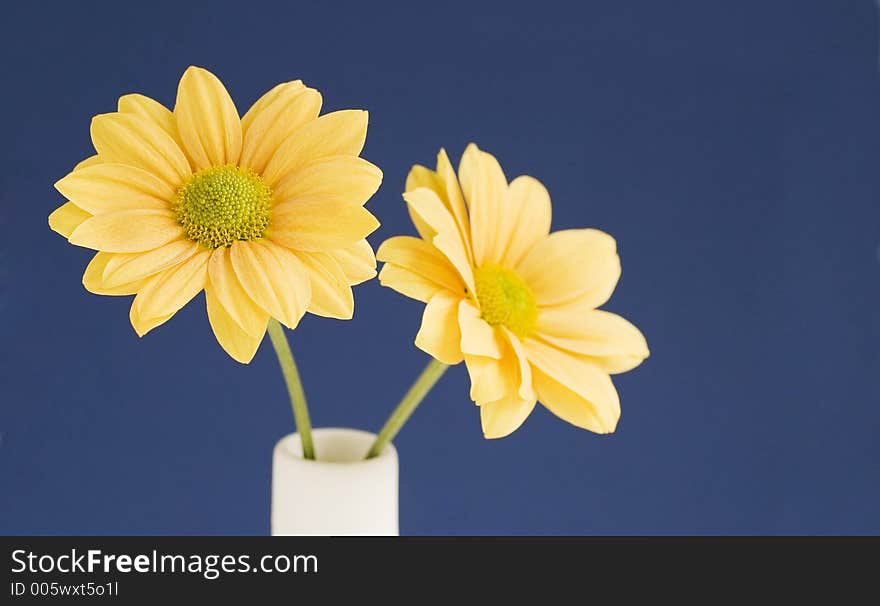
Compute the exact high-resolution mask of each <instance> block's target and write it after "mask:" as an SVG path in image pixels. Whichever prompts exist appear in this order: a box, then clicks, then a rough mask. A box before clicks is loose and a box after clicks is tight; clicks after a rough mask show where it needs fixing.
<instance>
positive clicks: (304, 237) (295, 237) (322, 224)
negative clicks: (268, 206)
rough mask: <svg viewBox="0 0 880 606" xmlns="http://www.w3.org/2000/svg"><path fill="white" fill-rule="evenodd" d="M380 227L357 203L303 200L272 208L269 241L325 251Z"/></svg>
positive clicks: (297, 247) (268, 232)
mask: <svg viewBox="0 0 880 606" xmlns="http://www.w3.org/2000/svg"><path fill="white" fill-rule="evenodd" d="M378 227H379V221H377V220H376V217H374V216H373V215H372V214H371V213H370V211H368V210H367V209H366V208H364V207H362V206H359V205H357V204H348V203H346V202H339V201H336V202H330V201H326V200H306V199H301V200H295V201H291V202H285V203H284V204H279V205H278V206H275V207H274V208H273V209H272V219H271V220H270V222H269V228H268V229H267V230H266V238H267V239H269V240H272V241H273V242H277V243H278V244H281V245H282V246H286V247H287V248H292V249H294V250H302V251H316V252H326V251H332V250H337V249H340V248H345V247H347V246H351V245H353V244H355V243H356V242H358V241H359V240H363V239H364V238H365V237H367V236H368V235H369V234H371V233H373V232H374V231H375V230H376V229H377V228H378Z"/></svg>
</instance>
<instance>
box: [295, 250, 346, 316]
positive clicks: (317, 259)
mask: <svg viewBox="0 0 880 606" xmlns="http://www.w3.org/2000/svg"><path fill="white" fill-rule="evenodd" d="M297 256H298V257H299V258H300V260H301V261H302V262H303V264H304V265H305V266H306V267H307V268H308V274H309V278H310V280H311V284H312V300H311V302H310V303H309V308H308V311H309V313H312V314H315V315H317V316H323V317H325V318H338V319H340V320H350V319H351V317H352V316H353V315H354V295H353V294H352V292H351V286H349V284H348V280H347V279H346V277H345V274H344V273H343V271H342V268H341V267H339V264H338V263H337V262H336V261H334V260H333V258H332V257H331V256H330V255H328V254H324V253H306V252H302V253H298V254H297Z"/></svg>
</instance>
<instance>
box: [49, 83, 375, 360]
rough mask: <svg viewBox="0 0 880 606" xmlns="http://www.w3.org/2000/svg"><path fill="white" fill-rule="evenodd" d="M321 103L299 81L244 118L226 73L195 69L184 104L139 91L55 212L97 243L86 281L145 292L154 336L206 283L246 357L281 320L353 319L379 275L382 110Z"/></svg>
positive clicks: (75, 239) (60, 226) (216, 319)
mask: <svg viewBox="0 0 880 606" xmlns="http://www.w3.org/2000/svg"><path fill="white" fill-rule="evenodd" d="M320 110H321V94H320V93H319V92H318V91H317V90H315V89H313V88H308V87H307V86H305V85H303V83H302V82H301V81H299V80H296V81H293V82H285V83H283V84H279V85H278V86H276V87H275V88H273V89H272V90H270V91H269V92H267V93H266V94H265V95H263V96H262V97H261V98H260V99H259V100H258V101H257V102H256V103H254V105H253V106H252V107H251V108H250V109H249V110H248V111H247V112H246V113H245V114H244V116H242V117H239V113H238V111H237V110H236V107H235V104H234V103H233V101H232V99H231V98H230V96H229V93H227V92H226V89H225V88H224V86H223V84H222V83H221V82H220V80H218V79H217V78H216V77H215V76H214V75H213V74H212V73H210V72H208V71H206V70H204V69H200V68H197V67H190V68H189V69H187V70H186V72H185V73H184V74H183V76H182V77H181V79H180V84H179V86H178V89H177V100H176V103H175V106H174V110H173V111H170V110H168V109H167V108H165V107H164V106H163V105H161V104H160V103H158V102H156V101H154V100H152V99H150V98H148V97H144V96H142V95H125V96H124V97H121V98H120V99H119V106H118V111H116V112H113V113H108V114H102V115H99V116H96V117H95V118H94V119H93V120H92V125H91V137H92V143H93V144H94V146H95V150H96V151H97V154H96V155H94V156H92V157H90V158H88V159H86V160H85V161H83V162H80V163H79V164H78V165H77V166H76V167H75V168H74V169H73V171H72V172H71V173H70V174H68V175H67V176H66V177H64V178H63V179H61V180H60V181H58V183H56V184H55V187H56V188H57V189H58V191H60V192H61V193H62V194H63V195H64V196H65V197H66V198H67V199H68V200H69V202H67V203H66V204H64V205H63V206H61V207H60V208H58V209H57V210H56V211H55V212H53V213H52V214H51V215H50V217H49V225H50V226H51V228H52V229H53V230H55V231H56V232H58V233H60V234H61V235H63V236H65V237H66V238H67V239H68V240H69V241H70V243H71V244H75V245H78V246H83V247H86V248H91V249H94V250H96V251H98V253H97V254H96V255H95V256H94V258H93V259H92V261H91V263H89V265H88V267H87V268H86V271H85V275H84V276H83V284H84V285H85V287H86V289H87V290H88V291H90V292H93V293H96V294H100V295H132V294H134V295H137V296H136V297H135V298H134V302H133V303H132V306H131V313H130V317H131V324H132V326H133V327H134V329H135V331H136V332H137V334H138V335H140V336H143V335H144V334H146V333H147V332H149V331H150V330H152V329H153V328H155V327H157V326H159V325H160V324H163V323H164V322H166V321H167V320H168V319H169V318H171V316H173V315H174V314H175V313H176V312H177V310H179V309H180V308H181V307H183V306H184V305H186V303H187V302H189V301H190V300H191V299H192V298H193V297H195V296H196V295H197V294H198V293H199V292H201V291H202V290H204V291H205V300H206V302H207V312H208V320H209V321H210V324H211V327H212V328H213V330H214V334H215V335H216V337H217V340H218V341H219V343H220V345H221V346H222V347H223V349H225V350H226V352H228V353H229V355H230V356H232V357H233V358H234V359H235V360H238V361H239V362H242V363H247V362H249V361H250V360H251V359H252V358H253V356H254V353H255V352H256V350H257V347H258V346H259V344H260V342H261V341H262V339H263V335H264V333H265V332H266V326H267V322H268V321H269V319H270V318H275V319H277V320H278V321H279V322H281V323H282V324H284V325H285V326H288V327H289V328H294V327H296V325H297V323H298V322H299V320H300V318H301V317H302V316H303V314H304V313H305V312H306V311H308V312H311V313H313V314H317V315H320V316H326V317H333V318H343V319H348V318H351V317H352V313H353V309H354V301H353V297H352V292H351V286H352V285H354V284H358V283H360V282H363V281H365V280H368V279H370V278H372V277H373V276H374V275H375V268H376V260H375V257H374V255H373V251H372V249H371V248H370V245H369V244H368V243H367V241H366V240H365V239H364V238H365V237H366V236H367V235H368V234H370V233H371V232H373V231H374V230H375V229H376V228H377V227H378V226H379V222H378V221H377V220H376V218H375V217H373V215H372V214H370V212H369V211H367V210H366V209H365V208H364V207H363V205H364V203H365V202H366V201H367V200H368V199H369V198H370V197H371V196H372V195H373V193H375V191H376V190H377V189H378V187H379V184H380V183H381V181H382V172H381V171H380V170H379V168H377V167H376V166H374V165H373V164H370V163H369V162H367V161H366V160H363V159H362V158H359V157H358V155H359V154H360V152H361V149H362V148H363V145H364V141H365V139H366V134H367V112H365V111H361V110H346V111H337V112H332V113H329V114H325V115H323V116H320V117H319V115H318V114H319V113H320Z"/></svg>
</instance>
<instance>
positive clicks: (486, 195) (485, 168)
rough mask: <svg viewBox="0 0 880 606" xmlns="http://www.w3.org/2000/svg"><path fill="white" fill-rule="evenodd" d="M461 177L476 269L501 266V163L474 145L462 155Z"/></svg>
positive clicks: (503, 184)
mask: <svg viewBox="0 0 880 606" xmlns="http://www.w3.org/2000/svg"><path fill="white" fill-rule="evenodd" d="M458 176H459V180H460V181H461V188H462V191H463V192H464V196H465V198H466V199H467V202H468V209H469V210H470V227H471V244H472V246H473V253H474V257H473V258H474V263H475V264H476V265H477V267H479V266H481V265H483V264H486V263H498V262H500V261H501V257H502V255H503V252H504V250H503V244H504V242H502V241H501V240H500V236H499V234H498V225H499V222H500V220H501V216H502V214H503V213H502V207H501V204H502V200H503V198H504V196H505V192H506V190H507V178H506V177H505V176H504V171H502V170H501V166H499V164H498V161H497V160H496V159H495V157H494V156H493V155H491V154H488V153H486V152H484V151H480V149H479V148H478V147H477V146H476V145H474V144H473V143H471V144H470V145H468V146H467V149H465V151H464V154H462V157H461V162H460V163H459V168H458Z"/></svg>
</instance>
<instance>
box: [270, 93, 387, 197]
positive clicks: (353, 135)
mask: <svg viewBox="0 0 880 606" xmlns="http://www.w3.org/2000/svg"><path fill="white" fill-rule="evenodd" d="M368 118H369V116H368V114H367V112H365V111H363V110H357V109H349V110H342V111H337V112H331V113H329V114H325V115H323V116H321V117H320V118H318V119H317V120H314V121H312V122H309V123H308V124H306V125H305V126H303V127H302V128H300V129H298V130H297V131H296V132H295V134H293V135H290V136H288V137H287V139H285V140H284V142H283V143H281V145H279V146H278V148H277V150H276V151H275V153H274V154H273V155H272V158H271V159H270V160H269V162H268V163H267V164H266V170H265V171H264V172H263V178H264V179H265V180H266V183H268V184H269V186H270V187H274V186H275V185H277V184H278V183H279V182H281V181H282V180H284V179H285V178H286V177H287V176H288V175H289V174H290V173H292V172H296V171H298V170H300V169H301V168H303V167H304V166H306V165H307V164H309V163H311V162H313V161H314V160H316V159H319V158H329V157H332V156H357V155H358V154H360V153H361V150H362V149H363V148H364V141H366V138H367V121H368Z"/></svg>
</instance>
